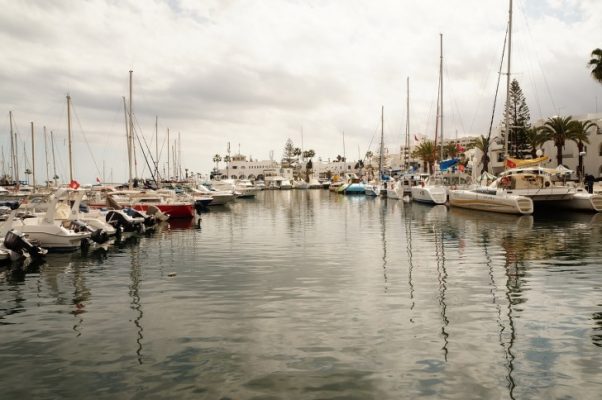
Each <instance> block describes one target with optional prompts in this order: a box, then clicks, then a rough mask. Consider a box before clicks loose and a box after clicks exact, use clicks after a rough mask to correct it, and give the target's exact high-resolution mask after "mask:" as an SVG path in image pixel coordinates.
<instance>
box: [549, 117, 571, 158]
mask: <svg viewBox="0 0 602 400" xmlns="http://www.w3.org/2000/svg"><path fill="white" fill-rule="evenodd" d="M541 129H542V132H544V133H545V134H546V135H547V136H548V140H552V141H553V142H554V146H555V147H556V161H557V163H558V165H561V164H562V149H563V148H564V143H565V142H566V141H567V140H571V138H572V137H573V135H574V132H575V130H576V129H577V127H576V125H575V120H573V118H572V117H570V116H569V117H552V118H548V120H547V121H546V122H545V124H544V125H543V127H542V128H541Z"/></svg>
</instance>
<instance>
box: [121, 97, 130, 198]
mask: <svg viewBox="0 0 602 400" xmlns="http://www.w3.org/2000/svg"><path fill="white" fill-rule="evenodd" d="M122 99H123V115H124V116H125V140H126V141H127V146H128V187H129V189H130V190H132V143H131V142H130V130H129V124H128V113H127V106H126V103H125V96H123V97H122Z"/></svg>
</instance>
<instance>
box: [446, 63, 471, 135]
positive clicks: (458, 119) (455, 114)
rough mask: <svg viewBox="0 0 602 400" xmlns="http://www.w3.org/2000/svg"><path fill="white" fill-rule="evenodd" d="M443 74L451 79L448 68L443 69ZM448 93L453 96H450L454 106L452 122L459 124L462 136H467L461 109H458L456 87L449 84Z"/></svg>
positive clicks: (448, 80)
mask: <svg viewBox="0 0 602 400" xmlns="http://www.w3.org/2000/svg"><path fill="white" fill-rule="evenodd" d="M443 73H444V74H445V77H446V78H449V74H448V71H447V67H443ZM446 82H450V79H447V80H446ZM447 92H448V93H449V92H451V96H449V97H451V99H452V104H453V105H454V107H453V108H452V121H454V122H455V123H456V124H459V125H460V127H461V129H462V134H465V133H466V129H465V128H464V121H463V120H462V115H461V114H460V107H458V101H457V97H456V92H455V91H454V86H453V85H450V84H449V83H448V84H447ZM454 111H455V112H454ZM454 117H455V118H454ZM448 121H449V118H448Z"/></svg>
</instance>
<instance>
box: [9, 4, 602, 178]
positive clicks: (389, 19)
mask: <svg viewBox="0 0 602 400" xmlns="http://www.w3.org/2000/svg"><path fill="white" fill-rule="evenodd" d="M0 9H1V10H2V12H1V13H0V43H2V50H3V51H2V56H1V57H0V82H2V85H1V89H0V104H1V108H2V110H4V111H3V115H4V117H3V118H2V120H1V121H2V122H1V123H0V129H2V132H5V134H3V136H2V138H3V139H2V144H3V146H4V147H3V150H4V154H5V157H7V158H8V151H9V150H8V149H9V148H10V140H9V135H8V132H9V118H8V112H9V111H12V112H13V115H14V122H15V129H16V130H17V132H18V134H19V138H20V139H19V140H20V144H19V146H20V155H21V158H23V157H22V154H23V145H24V144H25V147H26V151H27V153H28V158H31V155H30V151H31V150H30V149H31V147H30V146H31V141H30V134H31V129H30V122H31V121H33V122H34V129H35V134H36V171H37V175H38V180H40V179H44V178H45V167H44V147H43V133H42V127H43V126H46V127H47V129H48V131H50V130H52V131H53V132H54V135H55V152H56V159H57V170H58V171H57V172H58V174H59V175H60V176H61V177H65V176H67V175H68V170H67V151H66V148H67V147H66V139H65V138H66V136H67V133H66V131H67V112H66V108H67V107H66V99H65V96H66V95H67V93H69V94H70V95H71V97H72V101H73V107H74V116H73V122H72V123H73V125H72V126H73V137H74V139H73V141H74V149H75V150H74V153H75V154H74V166H75V171H76V172H75V176H76V178H77V179H79V180H80V181H81V182H93V181H94V179H95V178H96V176H100V175H101V174H102V164H103V161H105V166H106V167H105V174H106V179H107V180H109V178H110V173H111V171H112V172H113V180H114V181H122V180H124V179H126V178H127V151H126V145H125V143H126V142H125V127H124V112H123V102H122V97H123V96H126V97H127V96H128V71H129V70H130V69H132V70H133V71H134V85H133V87H134V89H133V93H134V97H133V102H132V103H133V106H134V113H135V118H136V121H137V124H138V126H139V132H141V133H142V135H143V136H144V137H145V138H146V140H147V141H148V145H149V147H150V148H152V149H153V152H154V135H155V116H156V115H158V117H159V124H158V131H159V145H160V147H162V148H163V151H162V155H161V165H164V164H165V163H166V161H167V150H166V144H165V141H166V132H167V128H170V131H171V132H172V135H171V138H172V139H173V138H175V137H176V136H177V133H178V132H180V133H181V138H182V161H183V168H188V169H189V170H192V171H195V172H202V173H208V172H209V170H210V169H211V168H212V166H213V163H212V161H211V159H212V157H213V155H214V154H216V153H219V154H221V155H222V156H223V155H224V154H225V153H226V150H227V143H228V142H230V143H231V148H232V152H233V153H236V152H238V146H239V145H240V151H241V152H242V153H243V154H246V155H248V156H249V155H250V156H252V157H253V158H259V159H268V158H269V157H270V151H273V154H274V158H276V159H280V158H281V156H282V150H283V148H284V145H285V142H286V140H287V139H288V138H290V139H292V140H293V142H294V143H295V145H297V146H301V138H302V136H303V147H304V149H310V148H311V149H314V150H315V152H316V154H317V156H319V157H321V158H322V159H328V158H335V157H336V156H337V155H338V154H340V155H343V152H345V155H346V156H347V157H348V158H353V159H356V158H357V157H358V153H361V154H362V155H363V154H365V152H366V151H367V150H368V149H369V145H370V142H371V140H372V139H373V137H374V139H373V141H372V144H371V148H370V149H372V150H374V149H375V148H376V147H377V146H378V141H379V134H378V132H379V130H380V125H379V123H380V109H381V105H382V106H384V109H385V127H384V128H385V144H386V146H387V147H389V149H390V151H395V149H398V148H399V145H400V144H401V143H402V141H403V134H404V129H405V121H406V117H405V115H406V77H410V126H411V135H412V136H413V135H414V134H422V135H428V136H433V134H434V125H435V114H436V110H435V104H436V98H437V80H438V70H439V34H440V33H442V34H443V63H444V121H445V122H444V132H445V135H446V136H447V137H450V136H452V137H454V136H455V135H456V134H457V135H458V136H466V135H478V134H481V133H486V131H487V129H488V125H489V120H490V118H491V111H492V105H493V98H494V93H495V84H496V79H497V70H498V67H499V63H500V57H501V52H502V47H503V42H504V35H505V30H506V25H507V21H508V3H507V1H504V0H455V1H449V0H420V1H417V0H416V1H409V0H402V1H400V0H392V1H353V0H339V1H300V0H299V1H294V0H291V1H268V0H261V1H250V0H249V1H229V0H222V1H209V0H203V1H198V0H181V1H178V0H170V1H152V0H144V1H142V0H140V1H123V0H119V1H117V0H113V1H109V0H105V1H103V0H90V1H75V0H71V1H51V0H47V1H46V0H44V1H43V0H40V1H24V0H21V1H12V0H0ZM513 24H514V29H513V41H512V46H513V51H512V60H513V67H512V72H513V74H514V77H515V78H516V79H518V81H519V83H520V85H521V87H522V88H523V91H524V93H525V96H526V97H527V101H528V105H529V107H530V110H531V119H532V120H536V119H539V118H547V117H549V116H552V115H555V114H561V115H578V114H579V115H580V114H586V113H593V112H595V111H596V107H598V108H599V109H600V111H602V85H600V84H597V83H595V82H594V81H593V79H592V78H591V77H590V73H589V70H588V69H587V65H586V64H587V61H588V60H589V56H590V53H591V51H592V50H593V49H594V48H596V47H602V29H601V27H602V1H600V0H528V1H527V0H515V1H514V18H513ZM502 91H503V90H502ZM500 101H501V102H503V101H504V99H503V97H501V98H500ZM597 103H598V105H597ZM499 115H501V114H498V116H496V123H497V122H499V120H500V116H499ZM302 132H303V135H302ZM343 132H344V138H345V147H343ZM375 134H376V135H375ZM50 158H51V157H50ZM28 162H29V163H30V162H31V161H28ZM143 166H144V160H143V158H142V156H141V155H140V154H139V157H138V169H139V172H142V170H143ZM22 168H23V167H21V169H22ZM51 169H52V167H51ZM146 170H147V171H148V168H147V169H146ZM50 174H51V175H52V171H51V172H50ZM147 175H148V172H147ZM40 177H41V178H40Z"/></svg>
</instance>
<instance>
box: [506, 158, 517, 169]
mask: <svg viewBox="0 0 602 400" xmlns="http://www.w3.org/2000/svg"><path fill="white" fill-rule="evenodd" d="M506 168H516V163H515V162H514V161H512V160H510V159H509V158H507V159H506Z"/></svg>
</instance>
